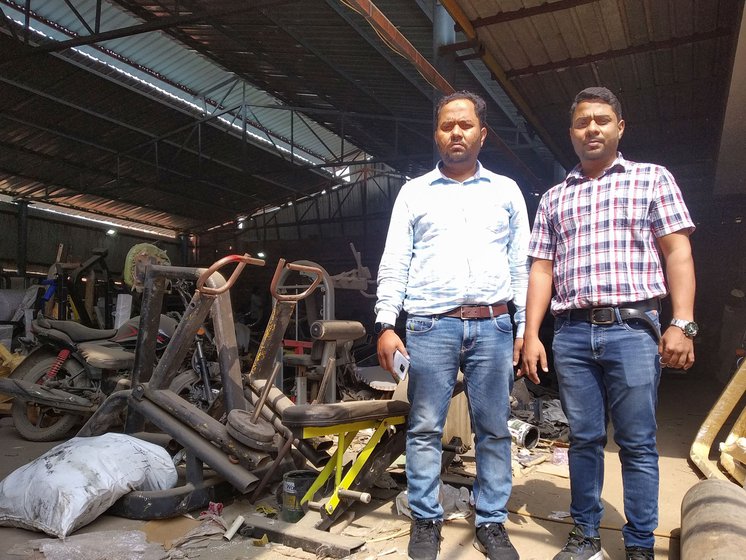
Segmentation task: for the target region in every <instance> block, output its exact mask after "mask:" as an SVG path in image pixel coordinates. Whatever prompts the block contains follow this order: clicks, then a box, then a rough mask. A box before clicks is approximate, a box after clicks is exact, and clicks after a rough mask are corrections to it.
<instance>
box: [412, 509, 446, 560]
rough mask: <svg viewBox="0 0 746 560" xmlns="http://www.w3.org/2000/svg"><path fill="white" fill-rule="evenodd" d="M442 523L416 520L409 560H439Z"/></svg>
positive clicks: (413, 525)
mask: <svg viewBox="0 0 746 560" xmlns="http://www.w3.org/2000/svg"><path fill="white" fill-rule="evenodd" d="M442 525H443V522H442V521H439V520H434V519H415V520H414V521H412V533H411V534H410V535H409V548H407V554H408V555H409V556H408V558H409V560H438V554H439V553H440V527H441V526H442Z"/></svg>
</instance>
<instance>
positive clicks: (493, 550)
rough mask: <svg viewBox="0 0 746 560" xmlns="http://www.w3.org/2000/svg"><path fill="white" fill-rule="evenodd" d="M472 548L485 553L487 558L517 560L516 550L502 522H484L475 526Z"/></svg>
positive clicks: (491, 559) (490, 559) (492, 559)
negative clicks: (475, 531)
mask: <svg viewBox="0 0 746 560" xmlns="http://www.w3.org/2000/svg"><path fill="white" fill-rule="evenodd" d="M474 548H476V549H477V550H478V551H479V552H482V553H484V554H486V555H487V558H489V560H518V552H517V551H516V549H515V548H514V547H513V545H512V544H511V542H510V539H509V538H508V532H507V531H506V530H505V526H504V525H503V524H502V523H485V524H484V525H480V526H479V527H477V533H476V535H475V536H474Z"/></svg>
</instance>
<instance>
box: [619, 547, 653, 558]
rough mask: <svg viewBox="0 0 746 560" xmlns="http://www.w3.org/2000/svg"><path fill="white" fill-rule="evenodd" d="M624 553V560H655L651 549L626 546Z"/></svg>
mask: <svg viewBox="0 0 746 560" xmlns="http://www.w3.org/2000/svg"><path fill="white" fill-rule="evenodd" d="M624 552H625V554H626V556H625V558H626V560H655V553H654V552H653V549H652V548H642V547H641V546H628V547H626V548H625V549H624Z"/></svg>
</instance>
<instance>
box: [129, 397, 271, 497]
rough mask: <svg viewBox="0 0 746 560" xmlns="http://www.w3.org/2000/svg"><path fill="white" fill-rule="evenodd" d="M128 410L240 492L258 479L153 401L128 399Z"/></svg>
mask: <svg viewBox="0 0 746 560" xmlns="http://www.w3.org/2000/svg"><path fill="white" fill-rule="evenodd" d="M130 409H131V410H136V411H137V412H138V413H140V414H141V415H142V416H143V417H145V418H147V419H148V420H149V421H150V422H152V423H153V424H155V425H156V426H158V427H159V428H160V429H161V430H163V431H164V432H166V433H167V434H169V435H171V436H172V437H173V438H174V439H175V440H176V441H178V442H179V443H181V444H182V445H183V446H184V447H187V448H188V449H190V450H192V451H193V452H194V454H195V455H196V456H197V457H198V458H199V459H201V460H202V462H204V463H205V464H206V465H209V466H210V467H211V468H212V469H213V470H214V471H215V472H217V473H218V474H219V475H220V476H222V477H223V478H225V479H226V480H227V481H228V482H229V483H230V484H231V485H232V486H233V487H234V488H236V489H237V490H238V491H239V492H241V493H242V494H245V493H247V492H248V491H249V490H250V489H251V486H252V485H253V484H254V483H255V482H258V481H259V478H257V477H256V476H254V475H253V474H252V473H251V472H249V471H248V470H246V469H245V468H244V467H243V466H241V465H237V464H233V463H231V462H230V460H229V459H228V456H227V455H226V454H225V453H223V452H221V451H220V450H219V449H217V448H216V447H215V446H214V445H213V444H212V443H210V442H209V441H208V440H206V439H205V438H204V437H202V436H201V435H200V434H199V433H197V432H196V431H194V430H193V429H191V428H189V427H188V426H185V425H184V424H182V423H181V422H180V421H179V420H177V419H176V418H174V417H173V416H171V415H170V414H168V413H167V412H166V411H165V410H163V409H161V408H159V407H158V406H157V405H156V404H155V403H152V402H150V401H148V400H146V399H143V400H140V401H138V400H135V399H130Z"/></svg>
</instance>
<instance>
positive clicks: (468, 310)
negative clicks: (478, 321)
mask: <svg viewBox="0 0 746 560" xmlns="http://www.w3.org/2000/svg"><path fill="white" fill-rule="evenodd" d="M459 316H460V317H461V319H462V320H463V319H474V317H475V316H476V309H475V308H474V307H472V306H470V305H462V306H461V307H460V308H459Z"/></svg>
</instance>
